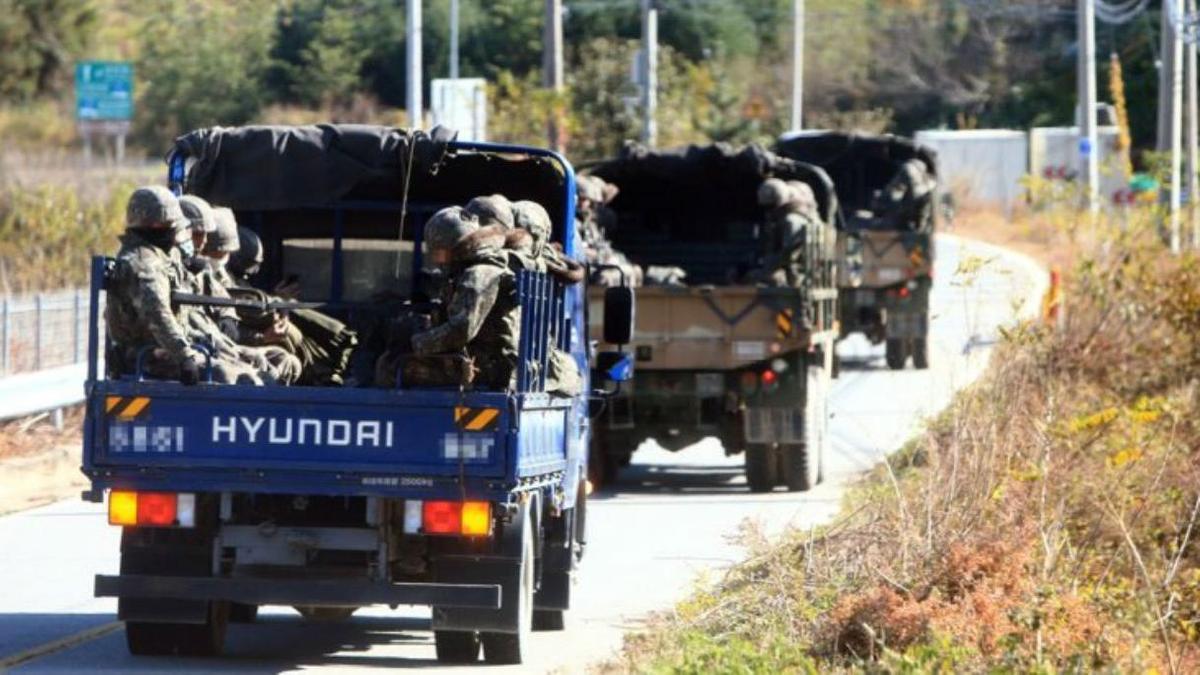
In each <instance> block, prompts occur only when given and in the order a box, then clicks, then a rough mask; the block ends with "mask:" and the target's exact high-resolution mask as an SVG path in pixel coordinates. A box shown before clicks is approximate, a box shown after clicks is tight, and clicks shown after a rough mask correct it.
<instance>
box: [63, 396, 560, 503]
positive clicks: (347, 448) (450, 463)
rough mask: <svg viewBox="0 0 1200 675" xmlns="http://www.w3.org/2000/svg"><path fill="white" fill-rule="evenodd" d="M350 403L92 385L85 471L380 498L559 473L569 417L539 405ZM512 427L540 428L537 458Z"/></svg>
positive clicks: (398, 399) (509, 400)
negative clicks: (281, 479)
mask: <svg viewBox="0 0 1200 675" xmlns="http://www.w3.org/2000/svg"><path fill="white" fill-rule="evenodd" d="M348 398H350V397H348V396H347V392H346V391H345V390H340V389H336V388H301V387H296V388H280V387H273V388H267V387H246V386H203V385H201V386H194V387H185V386H182V385H179V384H176V383H170V382H142V383H135V382H122V381H103V382H98V383H96V384H95V385H94V387H93V390H92V392H91V394H90V395H89V397H88V406H89V410H88V424H87V427H86V429H85V434H86V436H87V437H86V438H85V441H84V445H85V453H84V464H85V470H88V471H89V472H90V473H91V474H92V475H93V477H99V478H102V477H103V476H106V475H107V476H114V477H118V478H119V477H122V476H124V477H126V478H128V477H129V476H132V475H138V476H153V475H155V474H156V473H164V472H170V473H172V475H173V477H174V479H175V480H180V479H181V478H182V479H183V480H186V479H187V477H188V476H195V477H200V476H207V477H208V479H210V480H211V479H212V478H213V476H214V474H215V473H223V474H225V475H237V476H239V477H240V478H241V479H245V478H246V477H247V476H250V477H256V478H257V479H258V480H260V481H262V482H267V483H269V482H270V481H271V476H272V475H282V474H283V473H285V472H290V473H296V472H299V473H305V472H308V473H319V474H322V475H323V476H326V477H331V476H332V477H336V479H337V480H338V481H340V482H346V481H349V482H354V483H356V484H357V485H359V486H365V487H384V488H387V487H400V486H401V483H402V482H403V481H409V483H408V484H409V486H418V487H419V486H422V485H432V484H433V482H434V481H433V480H429V479H432V478H436V477H447V478H448V477H453V478H459V477H477V478H481V479H483V478H487V479H495V478H501V477H504V476H506V475H513V476H527V475H533V474H544V473H550V472H554V471H556V470H561V469H562V466H563V465H564V464H565V437H564V433H563V429H564V423H565V416H566V408H565V407H563V406H561V405H556V404H555V403H554V402H553V401H552V400H550V399H548V398H546V397H544V396H543V397H541V398H540V399H538V398H536V397H535V398H534V399H532V401H533V402H531V401H527V400H525V399H523V398H522V397H510V396H508V395H505V394H497V393H471V394H459V393H458V392H447V391H415V390H413V391H390V390H363V389H358V390H354V393H353V397H352V398H353V403H351V402H349V401H348ZM536 401H540V402H541V405H537V404H535V402H536ZM517 416H519V417H520V423H521V424H524V425H527V426H529V427H534V428H537V429H538V432H539V433H538V435H537V438H538V439H540V441H541V442H540V443H538V444H537V446H538V447H536V448H534V447H529V448H524V447H516V445H517V441H516V436H517V435H516V433H515V432H514V429H515V420H516V417H517ZM514 465H515V466H514ZM510 469H511V472H510ZM177 470H185V471H177ZM131 472H135V473H131ZM101 482H103V481H101ZM119 482H120V481H119V480H118V481H114V483H119ZM289 487H290V489H293V490H294V489H296V486H295V485H294V484H289ZM197 489H199V488H197ZM264 489H268V490H269V489H270V488H269V487H266V486H264ZM368 491H369V490H368Z"/></svg>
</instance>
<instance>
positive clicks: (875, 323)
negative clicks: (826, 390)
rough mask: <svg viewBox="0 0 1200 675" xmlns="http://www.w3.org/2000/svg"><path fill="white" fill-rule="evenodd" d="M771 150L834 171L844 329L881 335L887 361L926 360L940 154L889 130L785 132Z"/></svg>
mask: <svg viewBox="0 0 1200 675" xmlns="http://www.w3.org/2000/svg"><path fill="white" fill-rule="evenodd" d="M775 152H777V153H779V154H780V155H783V156H785V157H790V158H792V159H796V160H799V161H802V162H807V163H810V164H814V165H816V166H819V167H821V168H822V169H824V170H825V171H826V173H828V174H829V176H830V177H831V178H832V179H833V184H834V186H835V187H836V189H837V195H838V200H839V202H840V204H841V206H842V209H843V210H842V212H841V214H839V217H838V221H837V222H838V251H839V252H840V255H839V259H840V260H839V266H838V289H839V291H840V302H841V321H842V324H841V337H845V336H847V335H850V334H851V333H862V334H863V335H865V336H866V337H867V339H868V340H870V341H871V343H872V344H879V343H881V342H882V343H885V345H886V346H885V360H886V362H887V365H888V367H889V368H892V369H894V370H900V369H903V368H904V367H905V365H906V364H907V362H908V359H909V357H911V358H912V364H913V367H915V368H928V367H929V339H928V337H929V292H930V289H931V288H932V286H933V261H934V232H935V231H936V229H937V226H938V222H937V221H938V219H939V210H938V208H937V156H936V154H935V153H934V151H933V150H931V149H930V148H927V147H925V146H922V145H918V144H917V143H914V142H913V141H911V140H909V139H906V138H901V137H899V136H891V135H867V134H853V133H836V132H823V131H818V132H800V133H794V134H788V135H786V136H784V137H783V138H781V139H780V140H779V142H778V143H777V144H776V146H775Z"/></svg>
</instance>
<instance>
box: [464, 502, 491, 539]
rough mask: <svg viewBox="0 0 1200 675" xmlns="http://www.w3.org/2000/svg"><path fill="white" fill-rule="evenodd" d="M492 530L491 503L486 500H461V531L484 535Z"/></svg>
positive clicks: (474, 535)
mask: <svg viewBox="0 0 1200 675" xmlns="http://www.w3.org/2000/svg"><path fill="white" fill-rule="evenodd" d="M491 531H492V505H491V504H490V503H488V502H463V505H462V533H463V534H464V535H466V536H468V537H485V536H487V535H488V534H490V533H491Z"/></svg>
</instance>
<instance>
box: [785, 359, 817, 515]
mask: <svg viewBox="0 0 1200 675" xmlns="http://www.w3.org/2000/svg"><path fill="white" fill-rule="evenodd" d="M823 374H824V373H823V370H822V369H821V368H820V367H817V366H809V367H808V368H807V371H806V373H805V382H804V441H803V442H802V443H788V444H783V445H781V446H780V450H781V455H782V460H783V461H782V463H783V478H784V481H785V482H786V483H787V487H788V490H791V491H793V492H805V491H808V490H811V489H812V488H814V487H816V485H817V483H818V482H819V481H820V479H821V448H822V444H823V443H824V437H825V425H826V424H827V423H828V420H827V419H826V417H825V412H824V411H825V388H824V387H823V386H822V379H821V378H822V376H823Z"/></svg>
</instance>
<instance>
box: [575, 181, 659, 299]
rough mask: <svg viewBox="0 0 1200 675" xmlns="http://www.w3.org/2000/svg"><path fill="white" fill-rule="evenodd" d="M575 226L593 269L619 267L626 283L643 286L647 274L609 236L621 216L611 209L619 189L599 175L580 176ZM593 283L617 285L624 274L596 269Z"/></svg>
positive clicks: (576, 194) (577, 188)
mask: <svg viewBox="0 0 1200 675" xmlns="http://www.w3.org/2000/svg"><path fill="white" fill-rule="evenodd" d="M575 190H576V191H575V196H576V202H575V217H576V224H575V227H576V229H577V230H578V231H579V235H580V236H581V237H582V238H583V247H584V259H585V260H586V261H587V264H588V265H589V266H592V267H594V268H598V267H600V266H603V265H609V266H614V267H617V268H618V269H620V270H621V272H623V273H624V277H625V283H627V284H629V285H630V286H641V285H642V281H643V272H642V268H641V266H640V265H635V264H634V263H633V262H631V261H630V260H629V258H627V257H625V254H624V253H621V252H620V251H618V250H616V249H615V248H613V245H612V242H610V241H609V240H608V237H610V236H612V234H613V232H615V231H616V229H617V214H616V212H615V211H613V210H612V208H610V207H609V206H608V203H609V202H611V201H612V200H613V199H614V198H615V197H616V196H617V192H618V190H617V186H615V185H613V184H611V183H607V182H605V181H604V180H603V179H601V178H599V177H596V176H580V177H579V179H578V180H577V181H576V186H575ZM592 283H595V284H599V285H601V286H617V285H620V283H621V274H620V273H617V272H616V271H614V270H612V269H596V270H595V271H594V272H593V273H592Z"/></svg>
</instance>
